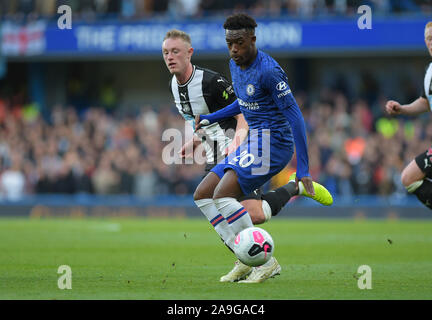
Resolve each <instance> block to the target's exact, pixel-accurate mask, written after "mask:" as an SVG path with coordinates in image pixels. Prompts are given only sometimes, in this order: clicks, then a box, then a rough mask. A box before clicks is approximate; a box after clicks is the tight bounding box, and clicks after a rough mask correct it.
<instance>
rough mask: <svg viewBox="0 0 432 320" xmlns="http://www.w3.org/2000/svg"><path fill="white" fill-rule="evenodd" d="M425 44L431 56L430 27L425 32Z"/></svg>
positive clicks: (431, 36) (431, 31)
mask: <svg viewBox="0 0 432 320" xmlns="http://www.w3.org/2000/svg"><path fill="white" fill-rule="evenodd" d="M425 43H426V47H427V48H428V50H429V54H430V55H431V56H432V27H429V28H427V29H426V30H425Z"/></svg>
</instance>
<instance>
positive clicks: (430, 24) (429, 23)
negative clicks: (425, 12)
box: [425, 21, 432, 32]
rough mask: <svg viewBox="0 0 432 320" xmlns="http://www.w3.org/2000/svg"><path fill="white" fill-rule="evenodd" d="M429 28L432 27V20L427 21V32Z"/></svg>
mask: <svg viewBox="0 0 432 320" xmlns="http://www.w3.org/2000/svg"><path fill="white" fill-rule="evenodd" d="M427 28H432V21H429V22H428V23H426V26H425V32H426V30H427Z"/></svg>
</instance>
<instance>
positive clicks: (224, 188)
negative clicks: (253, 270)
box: [213, 169, 253, 243]
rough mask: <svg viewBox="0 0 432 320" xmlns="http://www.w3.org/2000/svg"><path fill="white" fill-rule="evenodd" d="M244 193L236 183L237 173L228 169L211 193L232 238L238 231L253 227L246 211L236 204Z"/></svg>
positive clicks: (239, 204) (238, 203) (232, 240)
mask: <svg viewBox="0 0 432 320" xmlns="http://www.w3.org/2000/svg"><path fill="white" fill-rule="evenodd" d="M243 195H244V193H243V191H242V189H241V187H240V184H239V182H238V177H237V173H236V172H235V171H234V170H232V169H228V170H227V171H226V172H225V175H224V176H223V178H222V179H221V181H220V182H219V183H218V185H217V186H216V189H215V191H214V193H213V200H214V203H215V205H216V208H217V209H218V211H219V212H220V214H221V215H222V216H223V217H224V218H225V220H226V221H227V222H228V224H229V225H230V227H231V230H232V231H233V233H234V237H233V238H232V239H230V241H231V242H232V243H234V238H235V235H236V234H237V233H239V232H240V231H242V230H244V229H246V228H250V227H253V223H252V220H251V218H250V216H249V213H248V212H247V210H246V209H245V208H244V207H243V206H242V205H241V203H240V202H238V200H237V199H239V198H240V197H241V196H243Z"/></svg>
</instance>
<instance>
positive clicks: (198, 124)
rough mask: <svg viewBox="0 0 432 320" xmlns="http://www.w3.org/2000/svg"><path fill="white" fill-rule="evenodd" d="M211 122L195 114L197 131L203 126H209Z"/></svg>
mask: <svg viewBox="0 0 432 320" xmlns="http://www.w3.org/2000/svg"><path fill="white" fill-rule="evenodd" d="M209 124H210V121H208V120H201V119H200V116H199V115H197V116H195V131H198V130H199V129H201V128H202V127H205V126H208V125H209Z"/></svg>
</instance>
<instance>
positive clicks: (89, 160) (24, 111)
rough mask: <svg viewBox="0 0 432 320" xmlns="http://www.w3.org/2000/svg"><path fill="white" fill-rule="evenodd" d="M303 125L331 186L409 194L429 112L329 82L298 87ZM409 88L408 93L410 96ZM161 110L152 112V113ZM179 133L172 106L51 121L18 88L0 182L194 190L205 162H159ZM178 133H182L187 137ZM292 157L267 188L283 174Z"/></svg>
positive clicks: (56, 188) (99, 111)
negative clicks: (308, 89)
mask: <svg viewBox="0 0 432 320" xmlns="http://www.w3.org/2000/svg"><path fill="white" fill-rule="evenodd" d="M295 96H296V98H297V101H298V104H299V105H300V106H301V109H302V112H303V115H304V118H305V121H306V125H307V133H308V144H309V157H310V172H311V174H312V177H313V179H314V180H317V181H320V182H322V183H323V184H325V185H326V186H327V188H328V189H329V190H330V191H331V192H332V193H333V194H335V195H336V194H339V195H343V196H348V197H349V196H354V195H356V194H380V195H398V194H400V195H401V194H405V190H404V189H403V187H402V185H401V183H400V172H401V170H402V169H403V167H404V165H405V164H407V163H408V161H410V160H411V159H413V158H414V157H415V156H416V155H417V154H418V153H420V152H422V151H424V150H426V149H427V148H429V146H430V143H431V141H432V124H431V123H430V122H429V121H427V120H428V117H427V115H426V117H419V118H416V119H414V118H413V119H410V118H394V119H392V118H388V117H387V116H386V115H385V113H384V104H385V97H378V98H377V99H372V100H369V101H368V99H367V97H365V98H356V99H354V100H352V99H350V97H349V96H348V95H347V94H346V93H345V92H343V91H342V90H337V89H334V88H322V90H321V91H320V92H317V93H316V94H315V95H314V94H312V93H305V92H298V93H297V94H296V95H295ZM418 96H419V95H417V96H415V93H413V94H412V96H410V95H409V93H407V99H410V98H411V99H415V98H417V97H418ZM156 111H157V112H156ZM170 128H176V129H178V130H180V131H181V132H183V133H184V131H185V124H184V120H183V118H182V117H181V116H180V115H179V114H178V113H177V110H176V109H175V107H174V106H170V107H163V106H161V107H159V108H157V109H155V108H152V107H151V106H145V107H143V108H141V109H140V110H139V111H138V112H133V113H131V112H130V111H129V112H123V111H121V110H118V111H114V112H113V111H112V110H108V111H107V110H106V109H105V108H102V107H91V108H88V109H86V110H84V111H83V112H81V113H78V112H77V110H76V108H73V107H67V108H66V107H64V106H55V107H54V108H53V109H52V112H51V114H50V116H49V118H48V119H44V118H43V117H42V116H41V114H40V113H39V111H38V109H37V108H36V107H35V106H34V105H32V104H31V103H28V101H25V99H24V98H23V96H13V97H7V96H4V95H3V96H1V97H0V188H1V191H2V192H1V193H2V194H3V196H7V197H9V198H11V199H13V198H19V197H20V196H21V195H22V194H33V193H80V192H84V193H94V194H134V195H137V196H139V197H151V196H153V195H160V194H190V193H193V191H194V189H195V187H196V186H197V184H198V183H199V181H200V179H201V178H202V176H203V169H204V167H203V166H202V165H197V164H194V165H191V164H183V165H174V164H171V165H169V164H166V163H164V161H162V152H163V148H164V147H165V146H166V145H167V144H168V143H169V142H164V141H162V138H161V137H162V134H163V132H164V131H165V130H167V129H170ZM183 137H184V135H183ZM295 167H296V161H295V159H294V160H293V161H292V162H291V163H290V164H289V166H288V167H287V168H286V169H285V170H284V171H282V172H281V173H280V174H279V175H277V176H276V177H275V178H273V179H272V181H271V182H270V183H269V184H268V185H267V186H266V187H267V188H275V187H278V186H280V185H282V184H285V183H286V182H287V178H288V176H289V174H290V173H291V172H292V171H294V170H295Z"/></svg>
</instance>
